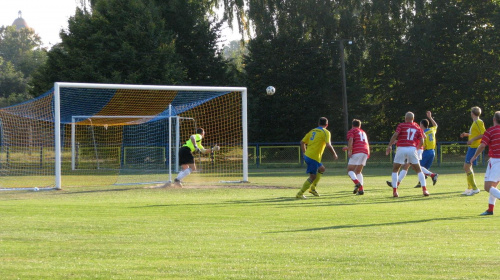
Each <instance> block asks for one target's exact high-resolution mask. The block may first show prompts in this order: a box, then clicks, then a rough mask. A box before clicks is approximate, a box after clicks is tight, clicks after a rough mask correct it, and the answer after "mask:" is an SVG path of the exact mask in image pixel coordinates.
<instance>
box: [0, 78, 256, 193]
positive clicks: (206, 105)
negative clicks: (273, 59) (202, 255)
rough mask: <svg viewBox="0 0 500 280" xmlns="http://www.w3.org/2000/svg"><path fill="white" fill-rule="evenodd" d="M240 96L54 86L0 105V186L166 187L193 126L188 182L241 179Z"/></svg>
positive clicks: (218, 91) (207, 90) (229, 91)
mask: <svg viewBox="0 0 500 280" xmlns="http://www.w3.org/2000/svg"><path fill="white" fill-rule="evenodd" d="M246 96H247V91H246V88H240V87H196V86H145V85H118V84H84V83H55V84H54V88H53V89H52V90H50V91H49V92H47V93H45V94H44V95H42V96H40V97H38V98H37V99H34V100H31V101H28V102H25V103H22V104H19V105H15V106H11V107H7V108H3V109H0V176H2V181H1V182H0V188H16V187H18V188H26V187H39V188H40V187H44V186H51V187H55V188H56V189H60V188H62V187H64V186H85V185H110V184H140V183H144V184H152V183H165V182H168V181H172V178H173V176H175V172H177V171H178V168H179V167H178V157H177V155H178V150H179V147H180V146H181V145H182V144H183V143H184V142H185V141H186V140H187V139H188V138H189V136H190V135H192V134H194V133H195V131H196V128H199V127H202V128H204V129H205V131H206V135H205V138H204V139H203V141H202V144H203V145H204V146H205V147H206V148H209V147H211V146H214V145H218V146H220V147H221V149H220V151H218V152H215V153H212V154H207V155H202V154H199V155H196V157H195V158H196V165H197V167H198V172H197V173H196V174H193V176H190V180H193V183H204V184H206V183H215V182H220V181H231V182H233V181H238V182H246V181H248V141H247V109H246V108H247V100H246V98H247V97H246Z"/></svg>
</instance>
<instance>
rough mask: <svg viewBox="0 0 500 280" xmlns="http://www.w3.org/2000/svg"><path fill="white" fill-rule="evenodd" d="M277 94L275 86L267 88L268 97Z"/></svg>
mask: <svg viewBox="0 0 500 280" xmlns="http://www.w3.org/2000/svg"><path fill="white" fill-rule="evenodd" d="M275 92H276V89H275V88H274V87H273V86H268V87H267V88H266V93H267V95H273V94H274V93H275Z"/></svg>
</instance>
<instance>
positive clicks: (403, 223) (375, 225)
mask: <svg viewBox="0 0 500 280" xmlns="http://www.w3.org/2000/svg"><path fill="white" fill-rule="evenodd" d="M477 218H478V216H465V217H464V216H461V217H446V218H433V219H422V220H413V221H400V222H390V223H378V224H364V225H338V226H330V227H316V228H305V229H295V230H282V231H270V232H266V233H286V232H307V231H320V230H337V229H347V228H368V227H380V226H398V225H406V224H420V223H428V222H436V221H456V220H469V219H477Z"/></svg>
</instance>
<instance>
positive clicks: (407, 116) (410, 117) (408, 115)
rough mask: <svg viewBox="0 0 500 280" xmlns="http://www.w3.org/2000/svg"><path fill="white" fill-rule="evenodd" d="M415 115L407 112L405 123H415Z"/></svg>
mask: <svg viewBox="0 0 500 280" xmlns="http://www.w3.org/2000/svg"><path fill="white" fill-rule="evenodd" d="M414 119H415V115H414V114H413V113H412V112H407V113H406V114H405V122H413V120H414Z"/></svg>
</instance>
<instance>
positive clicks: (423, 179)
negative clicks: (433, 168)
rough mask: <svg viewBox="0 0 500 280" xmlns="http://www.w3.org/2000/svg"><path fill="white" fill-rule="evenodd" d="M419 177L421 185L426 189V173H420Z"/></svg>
mask: <svg viewBox="0 0 500 280" xmlns="http://www.w3.org/2000/svg"><path fill="white" fill-rule="evenodd" d="M417 175H418V181H419V182H420V185H421V186H422V187H425V175H424V173H423V172H420V173H418V174H417Z"/></svg>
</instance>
